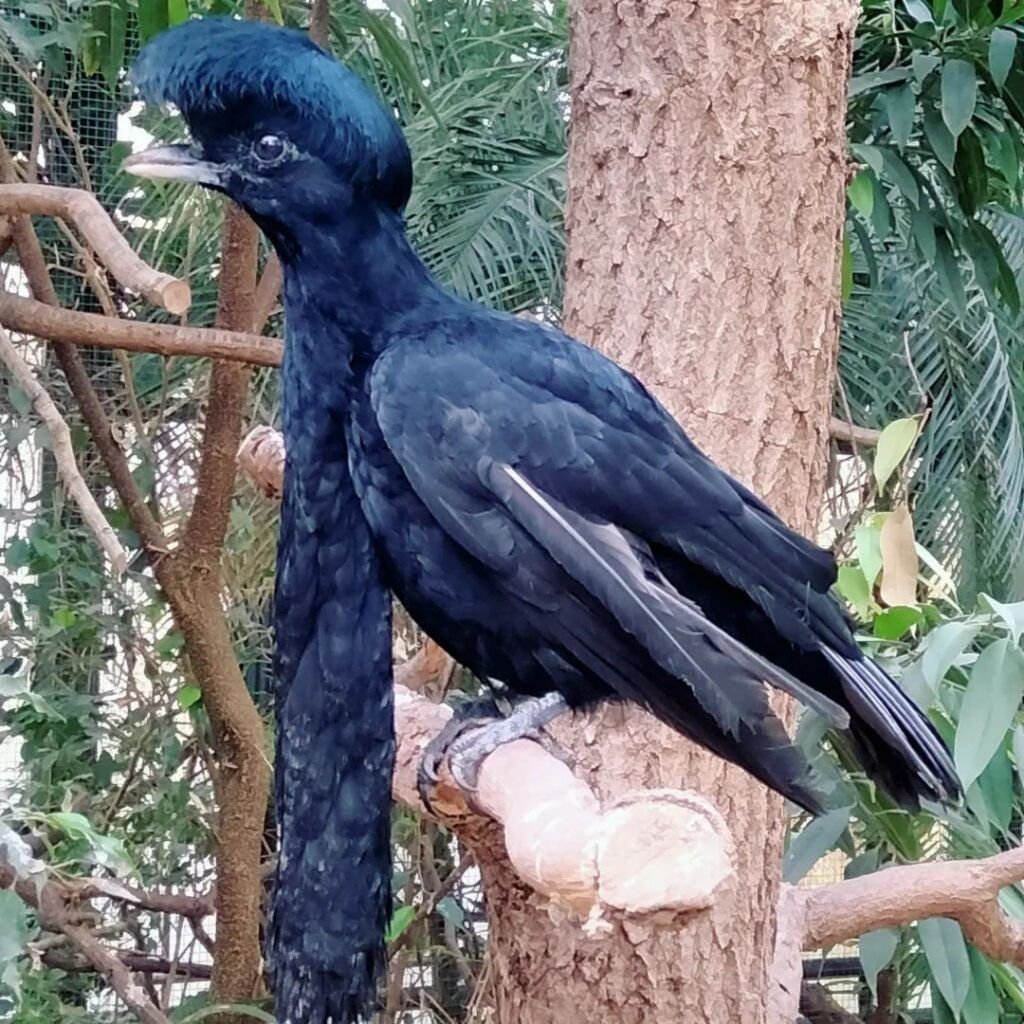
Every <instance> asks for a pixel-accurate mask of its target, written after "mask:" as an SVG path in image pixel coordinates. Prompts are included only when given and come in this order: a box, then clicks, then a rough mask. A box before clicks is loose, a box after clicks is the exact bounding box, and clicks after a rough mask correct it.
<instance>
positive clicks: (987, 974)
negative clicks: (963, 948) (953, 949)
mask: <svg viewBox="0 0 1024 1024" xmlns="http://www.w3.org/2000/svg"><path fill="white" fill-rule="evenodd" d="M967 957H968V959H969V960H970V962H971V987H970V989H969V991H968V993H967V999H966V1000H964V1009H963V1014H964V1020H965V1021H966V1022H967V1024H995V1022H996V1021H998V1020H999V1019H1000V1014H1001V1011H1000V1006H999V997H998V996H997V995H996V990H995V986H994V985H993V984H992V970H991V968H990V967H989V965H988V961H987V960H986V959H985V958H984V957H983V956H982V955H981V953H979V952H978V951H977V950H976V949H975V948H974V947H973V946H969V947H968V949H967Z"/></svg>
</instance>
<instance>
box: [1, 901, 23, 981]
mask: <svg viewBox="0 0 1024 1024" xmlns="http://www.w3.org/2000/svg"><path fill="white" fill-rule="evenodd" d="M26 942H28V912H27V911H26V909H25V904H24V903H22V902H21V899H20V898H19V897H18V896H17V895H16V894H15V892H14V891H13V890H12V889H0V964H3V963H5V962H6V961H7V960H13V959H14V958H15V957H16V956H20V955H21V954H22V952H23V951H24V949H25V943H26Z"/></svg>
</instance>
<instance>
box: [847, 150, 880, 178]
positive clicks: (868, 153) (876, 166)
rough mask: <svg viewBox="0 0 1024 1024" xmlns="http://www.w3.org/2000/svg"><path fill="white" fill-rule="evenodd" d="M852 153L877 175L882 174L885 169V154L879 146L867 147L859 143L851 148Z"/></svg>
mask: <svg viewBox="0 0 1024 1024" xmlns="http://www.w3.org/2000/svg"><path fill="white" fill-rule="evenodd" d="M850 151H851V152H852V153H853V155H854V156H856V157H857V158H858V159H860V160H863V161H864V163H866V164H867V165H868V167H870V168H871V170H873V171H874V172H875V174H881V173H882V171H883V169H884V168H885V154H884V152H883V151H882V150H881V149H879V148H878V147H877V146H865V145H864V144H863V143H857V144H856V145H853V146H851V147H850Z"/></svg>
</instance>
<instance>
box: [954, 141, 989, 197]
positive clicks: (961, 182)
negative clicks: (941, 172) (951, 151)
mask: <svg viewBox="0 0 1024 1024" xmlns="http://www.w3.org/2000/svg"><path fill="white" fill-rule="evenodd" d="M953 182H954V185H955V186H956V192H957V198H958V199H959V200H960V205H961V206H962V207H963V209H964V212H965V213H967V214H968V215H969V216H974V214H975V212H976V211H977V209H978V207H979V206H981V205H982V204H983V203H984V202H985V200H986V199H987V198H988V167H987V166H986V164H985V151H984V149H982V146H981V140H980V139H979V138H978V136H977V135H976V134H975V133H974V132H973V131H971V129H970V128H966V129H964V131H963V133H962V134H961V135H960V142H959V144H958V145H957V150H956V159H955V160H954V161H953Z"/></svg>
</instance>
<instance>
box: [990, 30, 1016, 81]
mask: <svg viewBox="0 0 1024 1024" xmlns="http://www.w3.org/2000/svg"><path fill="white" fill-rule="evenodd" d="M1016 49H1017V33H1016V32H1011V31H1010V30H1009V29H1007V28H994V29H993V30H992V37H991V38H990V39H989V43H988V70H989V74H991V75H992V81H993V82H995V83H996V85H997V86H998V88H1000V89H1002V87H1003V86H1004V85H1005V84H1006V76H1007V75H1008V74H1009V73H1010V68H1012V67H1013V55H1014V53H1015V51H1016Z"/></svg>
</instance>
